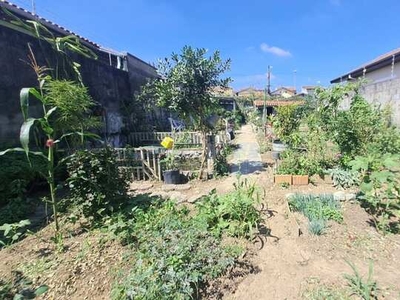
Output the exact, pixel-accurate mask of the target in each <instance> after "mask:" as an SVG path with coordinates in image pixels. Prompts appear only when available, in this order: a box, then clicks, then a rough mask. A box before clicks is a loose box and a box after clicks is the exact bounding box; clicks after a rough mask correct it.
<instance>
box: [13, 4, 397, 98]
mask: <svg viewBox="0 0 400 300" xmlns="http://www.w3.org/2000/svg"><path fill="white" fill-rule="evenodd" d="M33 1H34V2H35V6H36V11H37V13H38V14H39V15H40V16H42V17H45V18H47V19H49V20H51V21H53V22H55V23H57V24H59V25H62V26H64V27H66V28H68V29H70V30H72V31H74V32H76V33H78V34H80V35H82V36H84V37H86V38H88V39H90V40H92V41H94V42H96V43H99V44H101V45H102V46H104V47H108V48H112V49H114V50H117V51H128V52H129V53H131V54H133V55H135V56H137V57H139V58H141V59H142V60H144V61H146V62H151V63H157V61H158V59H161V58H164V57H168V56H170V55H171V53H173V52H175V53H179V51H180V50H181V49H182V47H183V46H184V45H190V46H193V47H201V48H206V49H208V50H209V51H210V52H213V51H216V50H219V51H220V53H221V56H222V58H224V59H228V58H230V59H231V60H232V63H231V69H230V71H229V72H227V73H226V76H229V77H231V78H232V79H233V82H232V83H231V86H232V87H233V88H234V89H235V90H240V89H242V88H246V87H255V88H260V89H263V88H266V84H267V76H266V74H267V69H268V66H271V74H272V75H271V89H272V90H274V89H276V88H277V87H279V86H296V88H297V89H298V90H300V89H301V86H305V85H322V86H328V85H329V82H330V80H332V79H334V78H337V77H339V76H340V75H343V74H344V73H346V72H348V71H350V70H352V69H354V68H356V67H358V66H359V65H361V64H363V63H366V62H368V61H370V60H372V59H374V58H375V57H377V56H379V55H381V54H384V53H386V52H388V51H390V50H393V49H395V48H398V47H400V34H399V28H400V17H399V12H400V1H399V0H381V1H376V0H247V1H239V0H229V1H228V0H213V1H211V0H198V1H193V0H113V1H110V0H96V1H93V0H80V1H78V0H57V1H54V0H33ZM10 2H12V3H15V4H17V5H19V6H21V7H23V8H25V9H28V10H31V8H32V0H10Z"/></svg>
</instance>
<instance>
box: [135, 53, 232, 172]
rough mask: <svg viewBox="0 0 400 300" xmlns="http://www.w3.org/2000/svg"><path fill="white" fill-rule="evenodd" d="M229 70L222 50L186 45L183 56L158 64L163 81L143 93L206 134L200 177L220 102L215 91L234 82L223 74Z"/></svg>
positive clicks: (160, 80)
mask: <svg viewBox="0 0 400 300" xmlns="http://www.w3.org/2000/svg"><path fill="white" fill-rule="evenodd" d="M229 67H230V59H228V60H223V59H221V57H220V53H219V51H215V52H214V53H213V54H211V55H207V50H206V49H204V48H198V49H194V48H192V47H190V46H185V47H183V49H182V52H181V53H180V54H176V53H173V54H172V55H171V57H170V58H165V59H164V60H160V61H159V64H158V72H159V74H160V76H161V79H159V80H155V81H152V82H150V83H148V85H147V86H146V87H145V88H144V91H143V94H142V95H147V96H148V95H151V96H152V98H153V99H154V100H155V102H156V104H157V105H158V106H161V107H164V108H167V109H169V110H171V111H173V112H175V113H176V114H177V115H178V116H179V117H180V118H181V119H183V120H185V121H186V122H187V124H192V125H193V127H194V129H195V130H198V131H200V132H202V133H203V159H202V167H201V170H200V176H201V173H202V169H203V167H204V163H205V154H206V153H207V143H206V135H207V133H208V132H209V131H210V130H211V127H210V125H209V122H207V120H208V118H209V117H210V115H212V114H213V113H214V112H215V110H216V109H217V107H218V99H217V98H215V97H214V96H213V94H212V92H213V90H214V88H216V87H227V86H228V84H229V82H230V81H231V79H230V78H221V75H222V74H223V73H224V72H226V71H227V70H229Z"/></svg>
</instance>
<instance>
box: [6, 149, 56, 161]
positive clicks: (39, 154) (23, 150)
mask: <svg viewBox="0 0 400 300" xmlns="http://www.w3.org/2000/svg"><path fill="white" fill-rule="evenodd" d="M8 152H25V149H23V148H11V149H7V150H4V151H1V152H0V156H1V155H4V154H6V153H8ZM28 153H29V154H33V155H37V156H41V157H43V158H45V159H46V160H47V159H48V158H47V156H46V155H44V154H43V153H42V152H36V151H29V152H28Z"/></svg>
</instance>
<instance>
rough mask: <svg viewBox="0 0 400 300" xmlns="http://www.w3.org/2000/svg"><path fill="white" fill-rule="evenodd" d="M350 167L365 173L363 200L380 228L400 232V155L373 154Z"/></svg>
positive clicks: (363, 177) (357, 160) (353, 162)
mask: <svg viewBox="0 0 400 300" xmlns="http://www.w3.org/2000/svg"><path fill="white" fill-rule="evenodd" d="M349 164H350V166H352V168H353V170H354V171H358V172H360V174H361V184H360V189H361V192H362V195H360V196H359V199H360V200H361V201H362V203H363V205H364V206H365V207H366V209H367V211H368V212H369V213H370V214H371V215H372V217H373V221H374V223H375V226H376V228H377V229H379V230H382V231H383V232H384V233H385V232H387V231H389V232H395V233H396V232H400V174H399V170H400V155H396V154H384V155H381V154H379V153H373V152H371V153H370V154H369V155H368V156H357V157H356V158H355V159H354V160H353V161H351V162H350V163H349Z"/></svg>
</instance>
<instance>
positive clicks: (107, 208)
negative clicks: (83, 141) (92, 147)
mask: <svg viewBox="0 0 400 300" xmlns="http://www.w3.org/2000/svg"><path fill="white" fill-rule="evenodd" d="M115 157H116V155H115V153H114V152H113V151H112V150H111V149H109V148H104V149H100V150H96V151H88V150H84V151H78V152H76V153H75V154H73V155H72V157H71V159H70V161H69V163H68V166H67V168H68V173H69V179H68V184H69V188H70V191H71V200H72V201H73V203H74V204H75V205H76V207H77V208H78V211H79V213H80V214H82V215H83V216H84V217H86V218H87V219H88V221H89V222H90V223H91V224H92V225H95V223H97V222H98V221H101V220H103V218H104V217H105V216H107V215H110V214H111V213H112V212H113V211H115V210H116V209H118V208H119V207H120V205H121V204H122V203H123V202H124V201H125V200H126V191H127V182H126V181H125V179H124V178H123V176H122V175H121V174H120V172H119V170H118V166H117V163H116V160H115Z"/></svg>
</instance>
